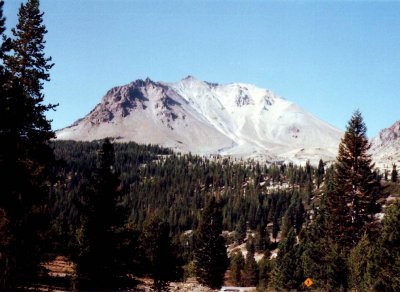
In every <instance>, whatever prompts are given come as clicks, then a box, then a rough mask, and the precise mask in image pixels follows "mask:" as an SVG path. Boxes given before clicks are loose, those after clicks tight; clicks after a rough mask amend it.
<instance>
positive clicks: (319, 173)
mask: <svg viewBox="0 0 400 292" xmlns="http://www.w3.org/2000/svg"><path fill="white" fill-rule="evenodd" d="M324 174H325V167H324V162H323V161H322V159H320V160H319V162H318V168H317V172H316V175H317V188H319V187H320V186H321V183H322V182H323V180H324Z"/></svg>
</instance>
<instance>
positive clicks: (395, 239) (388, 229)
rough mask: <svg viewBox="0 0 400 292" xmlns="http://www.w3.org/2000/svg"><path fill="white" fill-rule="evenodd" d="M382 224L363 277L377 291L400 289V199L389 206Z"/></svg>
mask: <svg viewBox="0 0 400 292" xmlns="http://www.w3.org/2000/svg"><path fill="white" fill-rule="evenodd" d="M382 224H383V228H382V233H381V235H380V237H379V238H378V240H377V242H376V245H375V248H374V252H373V255H372V259H371V261H369V263H368V267H367V273H366V274H367V275H366V276H365V277H364V279H363V280H364V281H366V283H364V285H365V286H367V287H369V288H370V289H373V290H376V291H399V290H400V201H396V202H395V203H394V204H393V205H392V206H390V207H388V208H387V210H386V212H385V217H384V219H383V222H382Z"/></svg>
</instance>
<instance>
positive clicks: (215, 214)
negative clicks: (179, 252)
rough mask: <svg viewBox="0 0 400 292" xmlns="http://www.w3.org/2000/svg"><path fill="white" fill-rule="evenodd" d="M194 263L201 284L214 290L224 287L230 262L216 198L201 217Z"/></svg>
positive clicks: (209, 203)
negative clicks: (225, 275)
mask: <svg viewBox="0 0 400 292" xmlns="http://www.w3.org/2000/svg"><path fill="white" fill-rule="evenodd" d="M194 261H195V269H196V278H197V280H198V281H199V282H200V283H202V284H204V285H206V286H208V287H210V288H213V289H217V288H220V287H221V286H222V284H223V282H224V274H225V271H226V269H227V267H228V264H229V261H228V256H227V254H226V247H225V239H224V238H223V237H222V212H221V203H220V202H217V200H216V198H215V197H211V198H210V199H209V201H208V203H207V205H206V207H205V208H204V210H203V212H202V215H201V219H200V223H199V227H198V230H197V233H196V250H195V253H194Z"/></svg>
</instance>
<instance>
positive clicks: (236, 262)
mask: <svg viewBox="0 0 400 292" xmlns="http://www.w3.org/2000/svg"><path fill="white" fill-rule="evenodd" d="M230 262H231V263H230V267H229V270H230V276H231V281H232V282H233V283H234V284H235V285H236V286H242V284H243V276H242V273H243V269H244V264H245V262H244V257H243V254H242V252H241V251H237V252H235V253H234V254H232V255H231V259H230Z"/></svg>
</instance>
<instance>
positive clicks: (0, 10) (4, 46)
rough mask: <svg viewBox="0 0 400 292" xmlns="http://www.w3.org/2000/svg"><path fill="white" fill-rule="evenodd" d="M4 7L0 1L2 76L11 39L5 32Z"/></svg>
mask: <svg viewBox="0 0 400 292" xmlns="http://www.w3.org/2000/svg"><path fill="white" fill-rule="evenodd" d="M3 6H4V1H3V0H0V74H2V75H3V74H4V71H3V70H4V66H3V63H4V57H5V53H6V52H7V43H8V42H9V39H8V38H7V37H6V35H5V34H4V32H5V31H6V18H5V17H4V15H3ZM1 81H2V83H1V84H4V81H5V80H1Z"/></svg>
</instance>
